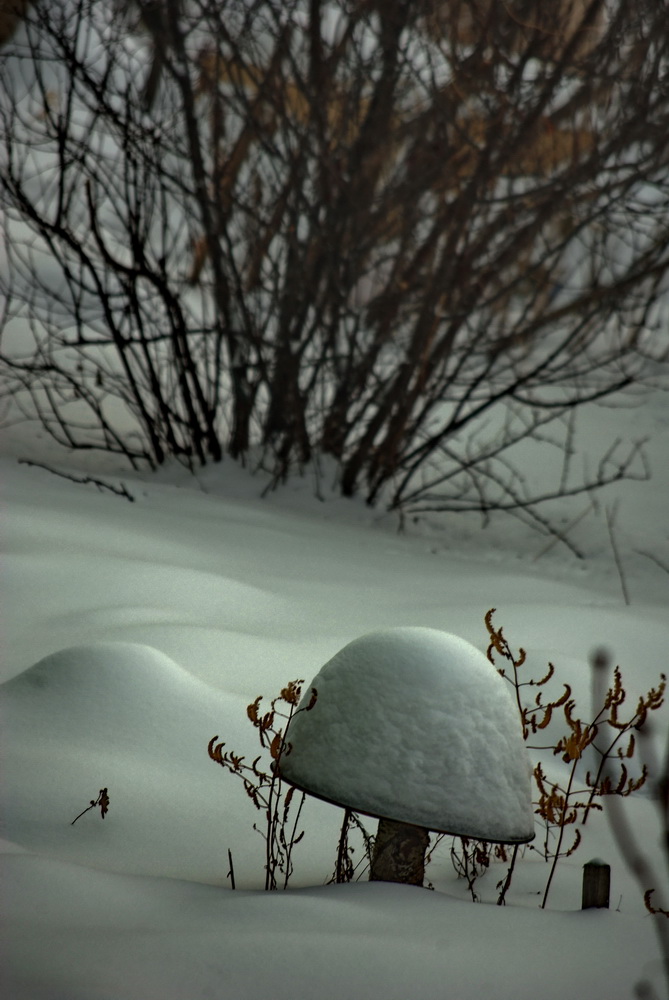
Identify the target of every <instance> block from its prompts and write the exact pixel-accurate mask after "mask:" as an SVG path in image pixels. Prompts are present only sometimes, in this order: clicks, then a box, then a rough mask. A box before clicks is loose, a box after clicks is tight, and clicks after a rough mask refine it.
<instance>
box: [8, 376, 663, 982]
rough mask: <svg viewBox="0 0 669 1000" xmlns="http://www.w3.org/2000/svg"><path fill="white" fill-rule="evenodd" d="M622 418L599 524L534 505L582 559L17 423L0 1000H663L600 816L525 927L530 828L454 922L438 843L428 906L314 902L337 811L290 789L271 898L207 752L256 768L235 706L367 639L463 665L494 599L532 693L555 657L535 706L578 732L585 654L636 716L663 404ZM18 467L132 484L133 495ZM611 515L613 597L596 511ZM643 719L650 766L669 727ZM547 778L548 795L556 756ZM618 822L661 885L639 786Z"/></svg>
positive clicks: (542, 879)
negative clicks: (142, 460)
mask: <svg viewBox="0 0 669 1000" xmlns="http://www.w3.org/2000/svg"><path fill="white" fill-rule="evenodd" d="M626 405H628V407H629V408H627V409H625V410H615V409H611V408H610V407H608V406H607V407H592V408H590V410H589V412H588V414H587V415H586V419H585V425H584V430H585V432H586V436H587V441H588V447H589V448H590V450H591V453H592V455H593V461H596V457H597V456H598V455H600V454H601V453H602V451H603V450H605V448H606V447H607V446H608V444H609V443H610V441H611V440H612V439H613V438H615V437H616V436H617V435H618V434H621V435H622V436H627V435H628V434H632V435H634V436H639V437H645V436H647V437H648V438H649V441H648V453H649V456H650V460H651V462H652V466H653V471H654V477H653V480H652V481H651V482H650V483H641V482H638V483H621V484H620V485H619V486H616V487H615V489H612V490H610V491H608V492H607V493H604V494H601V496H600V498H599V499H598V500H597V504H596V505H592V501H591V499H590V498H588V499H587V500H583V505H582V506H581V501H578V500H577V501H574V502H571V501H565V502H563V505H562V506H557V507H555V506H554V507H553V508H552V511H551V513H552V514H553V516H555V517H557V519H558V523H560V524H561V525H562V527H563V528H564V530H568V533H569V537H570V539H571V540H573V541H574V542H575V543H576V544H577V545H578V547H579V548H580V549H582V550H583V552H584V554H585V556H586V558H584V559H577V558H575V557H574V556H573V555H572V554H571V553H570V552H569V551H568V550H567V549H566V548H565V547H564V546H562V545H561V544H559V543H556V542H555V539H553V538H551V537H550V536H546V535H541V534H539V533H536V532H533V531H529V530H528V528H527V527H526V525H525V524H523V523H522V522H521V521H516V520H511V519H509V517H504V518H495V517H493V518H492V520H491V522H490V523H489V524H488V526H487V527H486V528H483V527H482V526H481V524H480V522H479V521H478V520H477V519H476V518H474V517H467V516H454V517H448V518H444V519H443V520H441V521H438V520H436V519H435V520H434V521H432V522H429V521H428V520H426V519H424V520H421V521H420V522H418V523H413V522H411V523H409V524H408V525H407V528H408V530H407V532H406V533H405V534H398V533H397V532H396V530H395V529H396V523H395V522H394V521H393V520H392V519H388V518H383V517H381V516H379V515H377V514H375V513H374V512H370V511H368V510H367V509H365V508H364V507H362V506H358V505H357V504H355V503H351V502H348V501H343V500H338V499H332V500H329V501H328V502H327V503H320V502H318V501H316V500H314V499H313V495H312V485H313V484H312V482H311V481H310V480H309V479H307V480H305V481H304V482H303V483H302V482H300V481H294V482H292V483H290V484H289V485H288V488H287V489H285V490H284V491H283V492H281V493H278V494H272V495H269V496H268V497H267V498H266V499H265V500H261V499H260V498H259V497H260V493H261V490H262V487H263V486H264V483H263V482H262V480H261V478H260V477H253V476H251V475H250V474H248V473H247V472H244V471H243V470H239V469H238V468H237V467H235V466H234V465H233V464H232V463H230V462H225V463H223V464H222V465H221V466H220V467H218V468H212V469H205V470H203V471H202V472H201V473H200V474H199V475H198V478H197V479H195V480H194V479H192V478H190V477H188V476H187V475H185V474H184V473H183V471H182V470H180V469H178V468H171V469H167V470H165V471H164V472H162V473H161V474H160V475H158V476H153V477H149V476H146V477H141V476H138V475H134V476H132V475H131V476H128V474H127V470H121V469H120V468H119V467H118V466H116V465H115V464H114V461H113V460H105V461H101V460H95V459H94V457H93V456H76V455H75V456H70V455H66V454H64V453H62V452H58V451H57V450H56V449H55V448H54V446H53V444H52V443H50V442H49V441H48V440H44V439H42V440H40V439H39V438H35V437H29V436H28V434H27V430H26V428H24V427H20V426H18V427H15V428H12V429H11V431H8V432H5V434H4V440H3V442H2V447H3V451H4V453H5V456H6V457H5V458H2V459H0V478H1V481H2V529H1V530H2V552H3V556H2V576H1V579H0V588H1V591H2V593H1V595H0V596H1V600H0V608H1V611H0V614H1V617H2V628H1V639H0V641H1V645H2V655H1V656H0V680H1V681H3V682H4V683H2V685H1V686H0V700H1V703H2V709H1V711H2V737H1V743H0V760H1V771H2V777H1V779H0V811H1V813H2V817H3V821H4V837H5V838H6V839H5V841H4V842H0V851H1V853H0V881H1V883H2V892H1V893H0V909H1V910H2V919H3V927H2V955H0V996H2V997H3V1000H4V998H5V997H7V998H8V1000H257V998H258V997H263V996H271V997H273V998H276V1000H284V998H286V1000H288V998H290V1000H311V998H313V1000H316V998H318V1000H340V998H341V997H342V996H351V997H356V998H365V1000H367V998H369V1000H377V998H378V1000H381V998H384V1000H386V998H388V1000H395V998H397V1000H400V998H401V1000H406V998H407V997H416V998H417V1000H444V998H445V997H449V998H457V1000H480V997H481V996H490V997H494V998H498V1000H507V998H509V1000H511V998H513V1000H563V998H564V997H565V996H572V997H576V998H578V997H606V998H607V1000H630V998H631V997H632V996H633V991H634V989H635V986H636V984H638V983H639V982H640V981H641V980H648V981H649V982H651V983H652V984H653V987H654V990H655V995H656V996H657V997H658V998H663V997H666V996H667V986H666V980H665V978H664V973H663V970H662V963H661V958H660V952H659V949H658V946H657V942H656V939H655V935H654V923H655V920H654V918H652V917H651V916H649V915H648V913H647V912H646V910H645V908H644V905H643V900H642V897H641V892H640V889H639V886H638V885H637V884H636V882H635V880H634V878H633V877H632V876H631V875H630V874H629V872H628V871H627V868H626V866H625V864H624V862H623V860H622V858H621V856H620V854H619V852H618V850H617V848H616V845H615V842H614V840H613V838H612V835H611V832H610V830H609V828H608V825H607V822H606V817H605V816H602V815H600V814H596V815H593V816H591V818H590V819H589V820H588V824H587V826H585V827H583V828H582V829H581V832H582V833H583V837H584V842H583V845H582V846H581V847H580V848H579V850H578V851H577V852H576V853H575V854H574V855H572V856H571V857H569V858H567V859H564V860H562V861H560V863H559V864H558V866H557V869H556V874H555V878H554V880H553V884H552V887H551V891H550V895H549V899H548V908H547V909H545V910H542V909H539V904H540V901H541V896H542V893H543V891H544V888H545V885H546V879H547V875H548V867H549V866H548V865H547V864H546V863H545V861H544V860H543V858H542V857H541V856H540V855H539V854H538V853H537V852H536V851H534V850H532V849H531V848H532V846H534V845H536V844H537V842H538V841H539V840H540V839H542V838H543V830H541V828H540V827H539V828H538V831H537V832H538V837H537V840H536V841H535V842H534V845H531V846H530V847H526V848H521V857H520V859H519V863H518V864H517V866H516V870H515V872H514V876H513V881H512V884H511V887H510V889H509V892H508V893H507V900H506V902H507V905H506V906H504V907H497V906H496V905H495V902H496V899H497V895H498V891H497V889H496V884H497V882H498V881H499V880H500V879H501V878H502V877H503V876H504V875H505V873H506V866H505V865H503V864H501V863H499V862H496V863H494V864H493V865H492V866H491V869H490V870H489V872H488V873H487V874H486V875H485V876H484V877H483V878H482V879H480V880H479V881H478V882H477V884H476V891H477V893H478V894H479V896H480V899H481V902H478V903H476V904H475V903H472V902H471V899H470V897H469V893H468V890H467V887H466V885H465V884H464V882H463V880H461V879H458V878H457V877H456V875H455V872H454V870H453V868H452V865H451V860H450V839H449V838H446V839H445V840H444V841H443V842H442V844H441V845H439V847H438V848H437V849H436V851H435V855H434V857H433V860H432V861H431V863H430V865H429V866H428V870H427V877H428V879H429V880H430V881H431V882H432V883H433V885H434V887H435V891H434V892H430V891H428V890H423V889H418V888H415V887H409V886H401V885H384V884H381V883H368V882H365V881H363V882H359V883H353V884H351V885H326V884H325V883H326V882H327V880H328V879H329V877H330V875H331V873H332V870H333V866H334V860H335V856H336V849H337V838H338V833H339V828H340V824H341V819H342V811H341V810H340V809H338V808H336V807H334V806H332V805H328V804H326V803H324V802H321V801H319V800H316V799H314V798H308V799H307V802H306V805H305V809H304V812H303V816H302V819H303V823H302V826H303V828H304V830H305V836H304V839H303V840H302V841H301V843H300V844H299V845H298V847H297V848H296V850H295V857H294V862H295V873H294V876H293V879H292V881H291V883H290V884H291V888H289V890H288V891H286V892H278V893H264V892H262V891H259V890H260V889H261V887H262V885H263V883H264V871H263V864H264V850H263V847H264V845H263V842H262V839H261V838H260V836H259V835H258V834H257V833H256V832H254V830H253V824H254V823H258V822H259V820H261V819H262V817H261V816H260V814H259V813H258V812H257V811H256V810H255V809H254V808H253V805H252V803H251V802H250V800H249V799H248V797H247V796H246V794H245V793H244V791H243V788H242V787H241V783H240V782H237V781H236V780H235V779H234V778H233V777H232V776H231V775H229V774H227V773H226V772H224V771H223V770H222V769H221V768H220V767H218V766H217V765H215V764H214V763H212V762H211V761H210V760H209V758H208V756H207V749H206V748H207V744H208V742H209V740H210V739H211V738H212V737H213V736H215V735H218V737H219V739H220V740H224V741H225V742H226V747H227V748H229V749H231V750H234V751H235V752H236V753H239V754H245V755H247V757H248V758H249V759H252V758H253V757H254V756H256V755H257V753H258V752H259V746H258V742H257V734H256V732H255V731H254V730H253V727H252V726H251V725H250V724H249V721H248V719H247V717H246V706H247V705H248V704H249V703H250V702H251V701H253V699H254V698H255V697H256V696H257V695H259V694H262V695H264V696H265V698H266V699H271V698H272V697H274V696H275V695H277V694H278V693H279V691H280V689H281V687H282V686H283V685H285V684H286V682H287V681H289V680H292V679H294V678H306V679H307V680H308V679H309V678H311V677H313V676H314V674H315V673H316V672H317V671H318V669H319V666H320V665H321V664H323V663H325V662H327V661H328V660H329V659H330V658H332V657H333V656H334V655H335V654H336V653H337V651H338V650H339V649H341V648H342V647H343V646H344V645H345V644H347V643H348V642H350V641H351V640H352V639H354V638H355V637H356V636H359V635H361V634H363V633H366V632H369V631H373V630H378V629H385V628H389V627H393V626H397V625H406V626H420V627H427V628H436V629H441V630H446V631H449V632H453V633H456V634H458V635H461V636H462V637H464V638H465V639H466V640H467V641H470V642H472V643H473V644H474V645H475V646H476V647H477V648H478V649H479V650H484V649H485V647H486V645H487V634H486V632H485V629H484V626H483V615H484V614H485V612H486V611H487V610H488V609H489V608H490V607H492V606H495V607H497V612H496V615H495V623H496V624H497V625H503V626H504V629H505V635H506V636H507V638H508V640H509V642H510V643H511V645H512V647H513V648H515V647H517V646H518V645H523V646H524V647H525V648H526V650H527V664H526V666H525V667H523V670H525V671H526V672H527V676H534V677H539V676H542V675H543V673H544V672H545V669H546V664H547V662H548V661H549V660H551V661H552V662H553V663H554V664H555V668H556V679H555V686H554V687H553V688H552V692H553V693H555V694H559V693H560V691H561V690H562V688H561V685H562V684H563V683H569V684H570V685H571V686H572V691H573V696H574V698H575V699H576V701H577V704H578V705H579V706H580V707H581V709H582V712H583V714H584V715H586V714H587V706H588V705H589V698H590V689H591V683H590V671H589V668H588V665H587V658H588V654H589V652H590V651H591V649H592V648H593V646H596V645H599V644H601V643H602V642H604V643H605V644H606V645H608V646H609V648H610V649H611V650H612V652H613V655H614V658H615V661H616V662H618V663H620V665H621V668H622V671H623V677H624V679H625V683H626V687H627V689H628V703H631V704H635V702H636V698H637V697H638V695H639V694H640V693H642V692H645V691H647V690H648V688H649V687H650V686H652V685H655V684H657V681H658V678H659V674H660V672H661V671H663V670H664V671H666V669H667V655H666V650H667V649H668V648H669V618H668V616H667V604H668V603H669V572H668V571H667V570H666V569H664V568H663V565H664V566H669V523H668V518H667V511H668V510H669V462H667V453H668V452H667V444H668V434H669V400H668V396H667V394H666V393H663V392H659V391H658V392H656V393H654V394H649V395H646V396H642V395H639V396H637V397H632V398H631V399H628V404H626ZM12 456H13V457H12ZM16 456H25V457H29V458H35V459H38V460H42V461H45V462H47V463H49V464H51V465H53V466H54V467H55V468H57V469H60V470H61V471H68V469H69V470H70V471H72V472H73V474H79V475H82V474H86V473H88V474H93V475H98V476H99V477H100V478H102V479H106V480H107V481H109V482H112V483H118V482H119V481H123V482H124V483H125V484H126V486H127V487H128V489H129V490H130V492H131V493H132V494H133V496H134V497H135V502H134V503H128V502H127V501H126V500H124V499H122V498H120V497H116V496H113V495H112V494H110V493H108V492H99V491H97V490H96V489H95V487H94V486H93V485H88V486H84V485H76V484H75V483H73V482H69V481H67V480H65V479H62V478H58V477H56V476H53V475H51V474H49V473H48V472H46V471H44V470H42V469H39V468H31V467H28V466H25V465H18V464H17V463H16V461H15V458H16ZM552 458H553V451H552V449H551V448H550V447H549V446H547V448H546V451H545V453H542V452H541V449H539V453H536V452H533V455H532V469H533V471H534V474H535V475H537V476H539V477H542V476H543V477H545V478H546V480H547V481H548V480H549V479H550V477H551V475H552V474H553V473H552V470H553V465H552ZM323 486H324V488H325V484H323ZM616 501H618V502H619V507H618V508H617V512H618V516H617V520H616V535H615V537H616V541H617V544H618V548H619V552H620V555H621V560H622V563H621V565H622V570H623V572H624V573H625V576H626V582H627V587H628V590H629V595H630V600H631V603H630V604H629V605H626V604H625V603H624V600H623V596H622V590H621V581H620V576H619V573H618V570H617V569H616V564H615V560H614V558H613V553H612V548H611V541H610V538H609V535H608V532H607V526H606V519H605V510H606V507H607V506H609V507H610V506H611V505H613V504H615V502H616ZM579 516H580V520H579V521H578V523H577V524H573V522H574V520H575V519H576V518H577V517H579ZM570 525H573V526H571V527H570ZM649 554H650V555H652V556H653V558H652V559H651V558H650V556H649ZM73 647H74V648H75V649H77V650H78V651H77V652H76V653H72V652H69V650H71V649H72V648H73ZM82 647H84V649H82ZM147 647H151V648H147ZM59 651H61V652H59ZM45 658H47V659H46V660H45ZM39 661H42V663H41V664H40V662H39ZM530 696H532V695H531V694H530ZM264 704H265V705H266V704H267V700H266V701H265V702H264ZM655 714H656V718H655V719H654V734H655V737H656V740H655V749H656V751H658V752H659V751H661V750H662V748H663V747H664V746H665V744H666V738H667V728H668V727H667V714H668V713H667V711H666V708H665V709H662V710H661V711H660V712H658V713H655ZM552 725H553V723H552V724H551V726H552ZM549 736H550V734H548V733H547V734H546V738H547V740H548V738H549ZM651 749H652V745H651V746H650V747H646V748H645V749H644V753H646V752H648V754H649V755H650V751H651ZM538 759H540V760H541V761H542V763H543V765H544V767H545V769H546V770H547V772H548V773H550V774H551V775H554V776H555V777H560V778H562V779H564V777H565V775H566V766H565V765H564V764H563V762H562V760H561V758H559V757H554V756H553V755H552V754H551V753H550V752H542V751H536V752H533V756H532V760H533V761H536V760H538ZM102 787H108V789H109V796H110V807H109V812H108V813H107V815H106V817H105V818H104V820H103V819H102V818H101V817H100V814H99V811H98V810H95V809H92V810H90V811H89V812H87V813H86V814H85V815H83V816H82V817H81V818H80V819H79V820H78V821H77V823H76V824H75V825H74V826H72V825H71V822H72V820H73V819H74V818H75V816H77V814H78V813H80V812H81V811H82V809H84V808H85V807H86V806H87V805H88V802H89V800H90V799H92V798H93V799H94V798H95V797H96V796H97V794H98V791H99V789H100V788H102ZM626 807H627V810H628V813H629V817H630V820H631V822H632V824H633V827H634V829H635V831H636V833H637V835H638V838H639V841H640V843H641V844H642V845H643V847H644V850H645V851H646V852H647V854H648V857H649V860H650V862H651V863H652V864H653V865H654V866H655V869H656V871H657V872H659V873H660V875H661V877H662V879H663V880H664V881H665V883H666V876H665V874H664V873H665V872H666V866H665V862H664V856H663V852H662V844H661V830H660V824H659V822H658V816H657V811H656V808H655V803H654V802H653V801H652V799H651V797H650V795H649V794H644V795H640V796H638V797H632V798H631V799H629V800H626ZM228 849H229V850H230V851H231V853H232V857H233V863H234V870H235V876H236V884H237V890H236V891H235V892H232V891H229V890H230V879H229V878H227V877H226V876H227V872H228V869H229V863H228V857H227V851H228ZM356 851H357V853H356V855H355V856H354V859H355V860H356V861H357V860H359V858H360V856H361V851H360V846H359V845H357V846H356ZM592 857H601V858H603V859H604V860H605V861H607V862H609V863H610V864H611V867H612V872H611V909H610V910H601V911H599V910H598V911H586V912H581V910H580V904H581V875H582V866H583V864H584V863H585V862H586V861H588V860H590V858H592ZM363 877H364V876H363Z"/></svg>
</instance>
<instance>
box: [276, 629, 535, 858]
mask: <svg viewBox="0 0 669 1000" xmlns="http://www.w3.org/2000/svg"><path fill="white" fill-rule="evenodd" d="M312 687H313V688H315V689H316V691H317V700H316V703H315V705H314V706H313V708H312V709H310V710H309V711H307V710H306V706H307V705H308V703H309V701H310V699H311V688H312ZM299 707H300V709H305V710H304V711H298V713H297V714H296V715H295V716H294V718H293V720H292V722H291V725H290V730H289V733H288V743H289V744H290V747H289V750H288V752H287V753H284V754H283V755H282V758H281V765H280V769H281V775H282V777H284V778H285V779H286V780H287V781H289V782H290V783H292V784H294V785H296V786H297V787H298V788H301V789H303V790H304V791H308V792H311V793H312V794H314V795H316V796H318V797H320V798H322V799H326V800H327V801H329V802H334V803H336V804H337V805H341V806H347V807H349V808H351V809H353V810H354V811H355V812H361V813H366V814H368V815H372V816H379V817H384V818H385V819H391V820H396V821H399V822H404V823H412V824H415V825H417V826H423V827H426V828H427V829H428V830H435V831H439V832H443V833H452V834H457V835H460V836H467V837H473V838H477V839H480V840H491V841H498V842H501V843H519V842H524V841H528V840H531V839H532V837H533V836H534V829H533V826H534V824H533V816H532V806H531V794H530V766H529V761H528V757H527V752H526V750H525V745H524V743H523V738H522V731H521V725H520V719H519V716H518V708H517V706H516V704H515V702H514V700H513V698H512V696H511V693H510V690H509V689H508V685H507V682H505V681H504V680H503V679H502V677H500V675H499V674H498V673H497V671H496V670H495V668H494V667H493V666H492V664H491V663H489V662H488V660H487V659H486V657H485V656H484V654H483V653H481V652H480V651H479V650H478V649H476V648H475V647H474V646H472V645H470V643H468V642H466V641H465V640H464V639H461V638H459V637H458V636H455V635H450V634H449V633H447V632H441V631H438V630H437V629H431V628H408V627H407V628H392V629H386V630H383V631H380V632H372V633H370V634H369V635H364V636H362V637H361V638H359V639H356V640H355V641H353V642H351V643H349V645H347V646H345V647H344V648H343V649H342V650H340V652H339V653H337V654H336V656H334V657H333V658H332V659H331V660H330V661H329V662H328V663H326V664H325V666H324V667H323V668H322V669H321V670H320V672H319V673H318V674H317V675H316V677H315V678H314V680H313V681H312V683H311V685H310V686H309V689H308V690H307V691H306V693H305V696H304V698H303V700H302V702H301V703H300V706H299Z"/></svg>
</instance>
